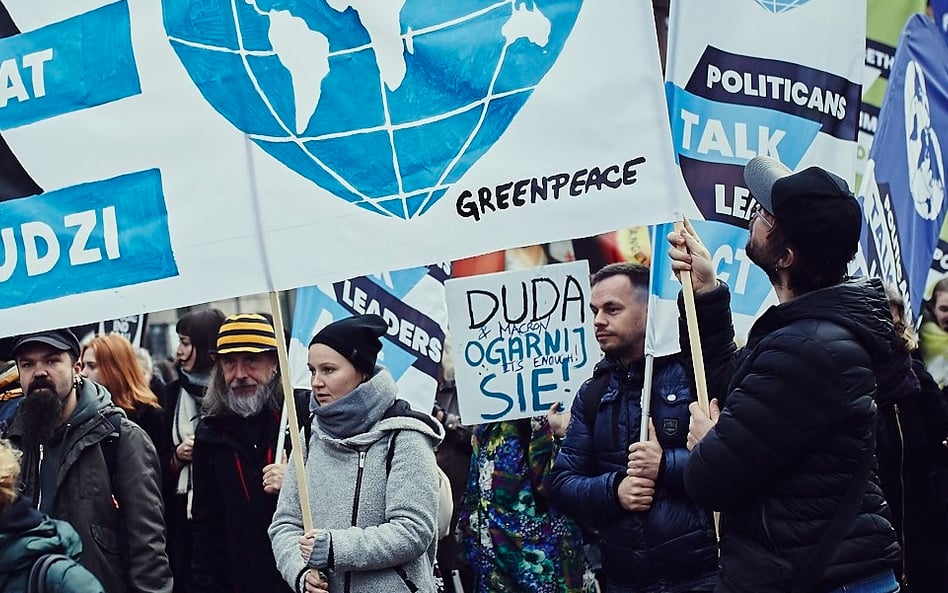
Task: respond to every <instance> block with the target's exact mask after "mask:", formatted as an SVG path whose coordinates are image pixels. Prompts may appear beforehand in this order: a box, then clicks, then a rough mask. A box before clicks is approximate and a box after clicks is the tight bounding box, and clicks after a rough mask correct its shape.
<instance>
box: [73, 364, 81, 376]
mask: <svg viewBox="0 0 948 593" xmlns="http://www.w3.org/2000/svg"><path fill="white" fill-rule="evenodd" d="M72 370H73V372H74V373H76V374H77V375H78V374H80V373H79V371H81V370H82V362H81V361H79V360H77V361H76V362H74V363H72Z"/></svg>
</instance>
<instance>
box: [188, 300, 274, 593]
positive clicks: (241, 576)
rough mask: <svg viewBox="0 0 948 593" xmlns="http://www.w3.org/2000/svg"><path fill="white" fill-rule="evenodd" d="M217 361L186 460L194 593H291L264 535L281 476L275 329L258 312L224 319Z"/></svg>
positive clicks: (218, 344) (218, 338) (271, 514)
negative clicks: (189, 470)
mask: <svg viewBox="0 0 948 593" xmlns="http://www.w3.org/2000/svg"><path fill="white" fill-rule="evenodd" d="M215 357H216V358H215V363H214V369H213V370H212V371H211V379H210V383H209V384H208V388H207V394H206V395H205V397H204V418H203V419H202V420H201V423H200V424H199V425H198V428H197V432H196V434H195V437H194V451H193V453H192V462H191V463H192V468H193V470H192V472H193V492H194V501H193V504H192V530H193V537H194V549H193V555H192V577H193V584H192V592H193V593H210V592H215V593H216V592H236V591H267V592H271V591H272V592H281V591H283V592H288V591H290V589H289V588H288V586H287V585H286V583H285V582H284V580H283V578H282V577H281V576H280V573H279V572H277V569H276V562H275V561H274V559H273V551H272V549H271V548H270V538H269V536H268V535H267V528H269V527H270V522H271V520H272V519H273V512H274V510H275V509H276V503H277V496H278V495H279V493H280V487H281V486H282V485H283V476H284V474H285V471H286V465H285V463H283V459H282V451H277V450H276V445H277V437H278V434H279V430H280V410H281V406H282V405H283V390H282V388H281V383H280V373H279V363H278V360H277V341H276V335H275V333H274V331H273V326H272V325H271V324H270V322H269V321H268V320H267V319H266V318H265V317H263V316H262V315H254V314H239V315H232V316H230V317H228V318H227V319H226V320H224V323H223V325H221V328H220V331H219V333H218V337H217V348H216V351H215Z"/></svg>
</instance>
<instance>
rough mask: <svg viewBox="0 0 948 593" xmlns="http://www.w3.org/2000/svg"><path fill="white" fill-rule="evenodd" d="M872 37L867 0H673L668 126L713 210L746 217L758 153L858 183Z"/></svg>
mask: <svg viewBox="0 0 948 593" xmlns="http://www.w3.org/2000/svg"><path fill="white" fill-rule="evenodd" d="M807 39H810V40H819V42H813V43H809V42H805V41H803V40H807ZM865 43H866V3H865V1H864V0H853V1H848V2H840V1H839V0H809V1H807V2H799V1H797V2H774V1H772V0H768V1H765V0H717V1H715V2H705V1H703V0H679V1H677V2H675V3H674V4H673V5H672V10H671V16H670V19H669V48H668V63H667V66H666V79H667V83H666V92H667V95H668V106H669V114H670V118H671V126H672V135H673V141H674V144H675V150H676V152H677V154H678V160H679V164H680V166H681V171H682V176H683V177H684V179H685V183H686V184H687V185H688V189H689V190H690V192H691V196H692V197H693V198H694V201H695V203H696V204H697V206H698V208H699V209H700V211H701V213H702V215H703V216H704V218H705V219H706V220H719V221H723V222H727V223H730V224H733V225H736V226H741V227H744V228H746V227H747V220H748V219H749V218H750V209H751V207H752V206H753V203H752V200H751V199H750V196H749V194H748V191H747V188H745V187H744V177H743V167H744V164H745V163H746V162H747V161H748V160H750V159H751V158H753V157H755V156H757V155H768V156H772V157H774V158H777V159H779V160H780V161H781V162H783V163H784V164H785V165H787V166H788V167H790V168H791V169H794V170H796V169H797V168H805V167H807V166H810V165H819V166H821V167H823V168H825V169H828V170H830V171H833V172H834V173H836V174H837V175H839V176H841V177H843V178H845V179H846V180H848V181H849V183H850V184H852V183H853V179H854V176H855V165H856V145H855V141H856V132H857V124H858V118H859V97H860V90H861V83H862V79H863V75H864V65H863V62H864V56H865Z"/></svg>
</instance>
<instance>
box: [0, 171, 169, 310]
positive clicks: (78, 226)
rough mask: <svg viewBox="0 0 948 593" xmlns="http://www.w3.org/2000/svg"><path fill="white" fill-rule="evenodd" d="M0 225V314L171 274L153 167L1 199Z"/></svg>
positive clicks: (161, 198)
mask: <svg viewBox="0 0 948 593" xmlns="http://www.w3.org/2000/svg"><path fill="white" fill-rule="evenodd" d="M0 221H2V222H0V227H2V228H0V240H2V241H0V242H2V245H3V254H4V256H3V264H2V265H0V286H2V287H3V288H2V290H0V309H3V308H12V307H16V306H19V305H24V304H26V303H32V302H41V301H46V300H50V299H55V298H59V297H62V296H65V295H70V294H78V293H82V292H89V291H96V290H105V289H111V288H116V287H120V286H125V285H127V284H131V283H136V282H148V281H152V280H159V279H161V278H169V277H172V276H175V275H176V274H177V267H176V265H175V261H174V258H173V257H172V252H171V239H170V236H169V234H168V213H167V212H166V211H165V200H164V194H163V193H162V186H161V175H160V173H159V172H158V171H157V170H151V171H143V172H141V173H133V174H129V175H123V176H121V177H117V178H115V179H109V180H106V181H98V182H94V183H85V184H83V185H78V186H75V187H70V188H66V189H61V190H58V191H52V192H48V193H46V194H43V195H39V196H31V197H28V198H20V199H17V200H10V201H6V202H0ZM142 235H143V236H146V237H148V241H142V240H141V236H142Z"/></svg>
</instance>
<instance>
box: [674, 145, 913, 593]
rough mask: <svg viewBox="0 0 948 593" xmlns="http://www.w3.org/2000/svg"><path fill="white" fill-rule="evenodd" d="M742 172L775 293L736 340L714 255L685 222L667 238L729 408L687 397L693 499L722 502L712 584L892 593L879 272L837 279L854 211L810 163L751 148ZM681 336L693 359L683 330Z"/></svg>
mask: <svg viewBox="0 0 948 593" xmlns="http://www.w3.org/2000/svg"><path fill="white" fill-rule="evenodd" d="M744 179H745V181H746V184H747V188H748V189H749V190H750V192H751V194H752V196H753V198H754V199H755V200H756V203H757V205H756V206H755V208H754V210H753V211H752V214H751V220H750V235H749V238H748V241H747V254H748V256H749V257H750V258H751V260H752V261H753V262H754V263H755V264H757V265H758V266H759V267H760V268H761V269H763V270H764V272H766V274H767V275H768V277H769V278H770V280H771V283H772V284H773V286H774V289H775V291H776V293H777V298H778V300H779V301H780V304H779V305H777V306H774V307H771V308H770V309H768V310H767V311H766V312H764V314H763V315H761V317H760V318H759V319H758V320H757V321H756V322H755V324H754V326H753V327H752V328H751V330H750V333H749V335H748V337H747V345H746V347H745V348H743V349H740V350H738V349H737V348H736V346H735V344H734V330H733V327H732V324H731V317H730V310H729V304H730V294H729V292H728V288H727V286H726V285H725V284H724V283H722V282H719V281H717V280H716V278H715V276H714V269H713V266H712V263H711V258H710V255H709V253H708V250H707V248H705V247H704V246H703V245H702V244H701V242H700V240H699V239H698V237H697V236H696V235H695V234H694V230H693V228H692V227H691V225H690V224H686V225H685V228H684V230H682V231H681V232H680V233H672V234H670V235H669V237H668V238H669V242H670V243H671V245H672V248H671V249H670V251H669V255H670V256H671V258H672V260H673V267H674V269H675V270H676V272H678V273H682V272H684V273H689V272H690V275H691V278H692V283H693V286H694V290H695V301H696V306H697V308H698V321H699V327H700V339H701V345H702V348H703V350H704V353H705V368H706V370H707V376H708V388H709V392H710V393H711V394H712V395H715V396H717V397H719V398H721V399H722V404H723V411H721V412H720V415H718V413H717V406H716V405H712V408H711V414H710V415H711V419H710V420H709V418H708V413H706V412H702V411H701V409H700V408H699V407H698V406H697V405H696V404H693V405H692V418H691V428H690V433H689V437H688V439H689V446H693V450H692V453H691V456H690V458H689V460H688V463H687V465H686V468H685V488H686V490H687V491H688V493H689V494H690V495H691V496H692V498H694V499H695V500H697V501H698V502H699V503H701V504H704V505H706V506H707V507H709V508H711V509H714V510H719V511H721V559H720V563H721V575H720V581H719V585H718V588H717V589H716V591H719V592H728V593H730V592H741V593H743V592H751V591H753V592H755V593H759V592H777V591H782V592H789V591H801V592H802V591H810V592H814V593H827V592H835V591H837V590H842V589H840V587H843V586H845V587H846V589H845V590H846V591H847V592H849V591H851V592H863V593H868V592H871V593H890V592H895V591H897V590H898V583H897V582H896V580H895V575H894V573H893V568H894V567H895V566H897V564H898V558H899V547H898V544H897V543H896V538H895V532H894V530H893V529H892V526H891V523H890V516H889V509H888V506H887V504H886V501H885V499H884V498H883V495H882V491H881V490H880V488H879V485H878V480H877V479H876V478H875V476H874V475H873V474H872V472H871V471H870V468H872V467H874V466H875V459H874V456H873V451H874V447H875V437H874V434H875V426H876V404H875V401H874V397H875V395H876V371H875V369H876V368H877V367H879V366H880V365H881V364H882V363H883V362H884V361H885V360H886V359H887V358H889V357H890V356H891V354H892V352H893V347H894V344H895V339H896V338H895V333H894V331H893V328H892V319H891V316H890V314H889V306H888V302H887V300H886V295H885V292H884V290H883V286H882V283H881V281H879V280H877V279H873V280H858V281H855V280H847V279H846V269H847V264H848V262H849V261H850V260H851V259H852V258H853V256H854V254H855V252H856V248H857V245H858V241H859V233H860V229H861V225H862V212H861V209H860V207H859V204H858V203H857V201H856V199H855V198H854V197H853V195H852V193H851V192H850V191H849V188H848V186H847V185H846V182H845V181H843V180H842V179H840V178H839V177H837V176H835V175H833V174H831V173H828V172H826V171H824V170H823V169H820V168H818V167H811V168H809V169H806V170H804V171H801V172H799V173H795V174H794V173H791V171H790V170H789V169H787V168H786V167H784V166H783V165H782V164H780V163H779V162H778V161H776V160H774V159H771V158H769V157H756V158H754V159H752V160H751V161H750V162H749V163H748V164H747V166H746V167H745V169H744ZM682 325H684V324H683V323H682ZM681 342H682V351H683V352H690V341H689V339H688V334H687V331H686V330H685V328H684V327H682V330H681ZM714 422H716V423H715V424H712V423H714ZM695 443H697V444H695Z"/></svg>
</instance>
